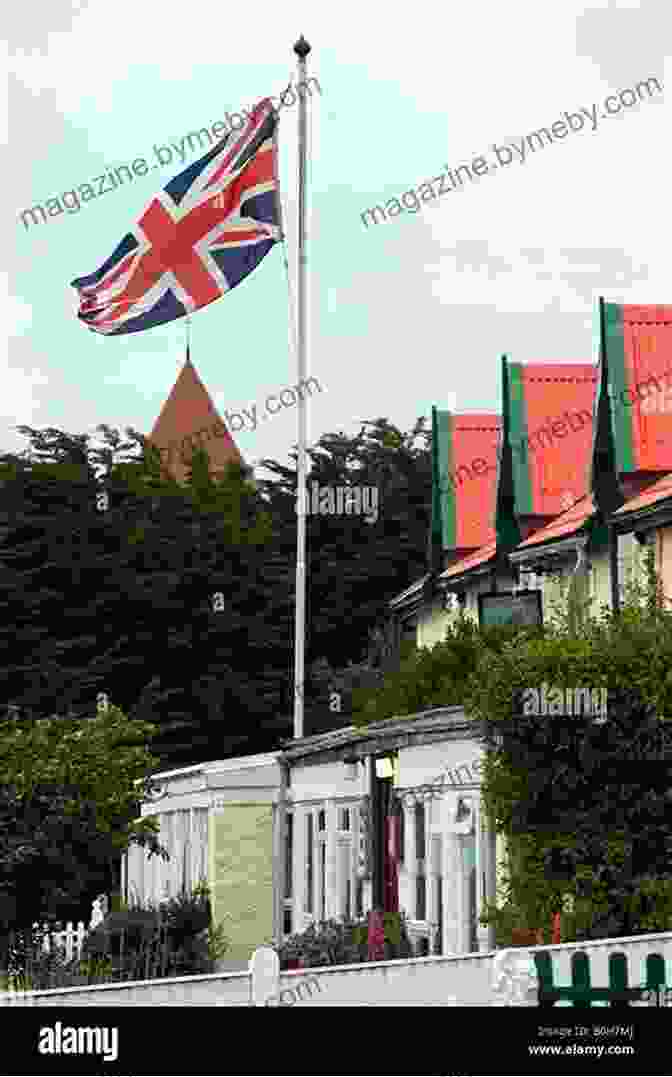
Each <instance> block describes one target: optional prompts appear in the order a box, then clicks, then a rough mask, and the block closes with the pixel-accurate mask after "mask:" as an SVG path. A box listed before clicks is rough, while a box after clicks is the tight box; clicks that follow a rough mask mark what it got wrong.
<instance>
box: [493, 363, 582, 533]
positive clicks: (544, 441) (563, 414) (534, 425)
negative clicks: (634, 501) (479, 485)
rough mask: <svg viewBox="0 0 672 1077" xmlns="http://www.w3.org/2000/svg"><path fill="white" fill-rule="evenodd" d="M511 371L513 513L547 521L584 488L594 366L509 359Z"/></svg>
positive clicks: (556, 514) (540, 522)
mask: <svg viewBox="0 0 672 1077" xmlns="http://www.w3.org/2000/svg"><path fill="white" fill-rule="evenodd" d="M509 375H510V381H511V447H512V450H513V467H514V483H515V496H516V515H517V516H518V517H522V518H523V519H524V518H525V517H526V516H527V517H533V518H536V519H535V523H538V524H545V523H548V522H550V520H551V519H552V518H553V517H555V516H558V515H559V514H560V513H561V512H564V511H565V510H566V509H567V508H569V507H570V505H572V504H574V503H575V502H576V501H578V500H579V498H581V497H583V496H584V495H585V494H586V493H588V481H589V470H590V458H591V448H592V434H593V405H594V399H595V390H596V386H597V369H596V367H595V366H594V364H593V363H525V364H523V363H510V364H509ZM539 517H542V518H543V517H546V520H543V519H542V520H539V519H538V518H539Z"/></svg>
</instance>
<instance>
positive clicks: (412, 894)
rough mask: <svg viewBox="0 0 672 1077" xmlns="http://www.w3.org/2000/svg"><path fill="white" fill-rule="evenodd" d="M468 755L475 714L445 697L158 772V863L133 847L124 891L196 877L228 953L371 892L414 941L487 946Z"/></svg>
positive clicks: (172, 885)
mask: <svg viewBox="0 0 672 1077" xmlns="http://www.w3.org/2000/svg"><path fill="white" fill-rule="evenodd" d="M482 759H483V749H482V746H481V744H480V742H479V741H478V739H477V738H476V735H475V730H474V723H473V722H471V721H469V720H468V719H467V718H465V716H464V712H463V711H462V709H461V708H460V707H449V708H439V709H436V710H432V711H427V712H424V713H422V714H418V715H413V716H410V717H406V718H398V719H390V720H387V721H382V722H375V723H371V724H370V725H369V726H368V727H366V728H365V729H356V728H355V727H354V726H350V727H348V728H346V729H338V730H334V731H331V732H328V733H323V734H320V735H317V736H312V737H304V738H301V739H299V740H294V741H291V742H287V743H285V744H284V745H283V750H280V751H278V752H274V753H269V754H267V755H261V756H248V757H240V758H237V759H228V760H223V761H218V762H211V763H204V764H201V765H199V766H195V767H187V768H183V769H182V770H177V771H171V772H166V773H164V774H160V775H157V776H156V777H157V778H158V780H160V781H161V782H162V784H163V790H162V793H161V795H160V796H159V797H157V798H156V799H155V801H153V802H152V803H151V804H146V805H144V806H143V815H144V816H146V815H157V816H158V817H159V819H160V822H161V834H160V840H161V841H162V842H163V843H164V844H165V845H166V846H167V848H168V850H169V852H170V853H171V857H172V859H171V862H170V863H169V864H166V863H165V862H163V861H162V860H159V859H158V858H154V857H153V858H152V859H151V860H149V859H148V858H147V856H146V854H145V853H144V852H143V851H142V850H140V849H135V850H131V851H130V852H129V854H128V856H127V858H126V864H125V871H124V879H123V882H124V890H125V893H126V895H127V896H137V897H139V898H141V899H143V900H147V899H153V900H155V901H156V900H159V899H161V898H163V897H168V896H172V895H174V894H176V893H178V891H179V890H180V888H181V887H182V886H183V885H184V886H186V887H187V888H188V889H190V888H192V887H193V886H194V885H195V884H196V883H197V882H198V881H199V879H201V878H203V879H205V880H207V881H208V883H209V885H210V887H211V891H212V895H213V913H214V918H215V922H216V923H224V924H225V925H226V930H227V934H228V936H229V938H230V939H231V949H230V951H229V952H228V953H227V957H228V958H231V959H234V960H240V961H243V960H246V959H247V958H248V957H249V956H250V955H251V953H252V952H253V950H254V949H255V947H256V946H259V945H262V944H263V943H268V942H271V941H272V942H273V943H274V944H277V943H278V942H279V941H281V940H282V939H283V938H286V937H287V935H289V934H291V933H294V932H300V931H303V930H305V928H306V927H308V925H309V924H310V923H311V922H313V921H319V920H324V919H330V918H332V917H333V918H360V917H363V916H365V915H366V913H367V912H368V911H369V910H370V909H371V908H372V907H373V905H374V902H375V905H376V906H377V907H385V908H386V909H389V910H395V909H401V910H403V911H405V912H406V914H407V916H408V918H409V920H410V927H411V933H412V937H413V939H414V940H415V942H416V944H417V950H418V953H429V954H448V953H458V954H459V953H469V952H474V951H476V950H481V951H485V950H489V949H493V948H494V936H493V931H492V929H488V928H484V927H482V926H480V925H479V923H478V917H479V915H480V912H481V910H482V907H483V903H484V900H486V898H487V900H493V897H494V894H495V887H496V857H495V848H496V841H495V836H494V834H493V832H492V831H491V830H490V829H489V828H488V825H487V821H486V818H485V815H484V812H483V810H482V806H481V799H480V770H481V766H482ZM502 856H503V849H502V848H501V847H500V848H498V854H497V857H498V858H497V863H499V862H500V861H501V859H502Z"/></svg>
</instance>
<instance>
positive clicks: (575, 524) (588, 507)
mask: <svg viewBox="0 0 672 1077" xmlns="http://www.w3.org/2000/svg"><path fill="white" fill-rule="evenodd" d="M594 512H595V505H594V503H593V498H592V495H591V494H586V496H585V497H581V498H579V500H578V501H576V502H575V503H574V504H573V505H572V507H571V508H569V509H567V511H566V512H563V513H561V515H560V516H558V517H557V518H556V519H555V520H551V522H550V524H547V525H546V527H542V528H540V530H539V531H535V532H534V534H532V535H530V537H529V538H527V539H525V541H524V542H521V544H520V546H517V547H516V549H515V551H514V552H513V554H512V557H513V559H514V560H515V559H516V554H517V553H518V552H519V551H522V550H527V549H529V548H530V547H532V546H541V545H543V544H545V543H547V542H558V541H559V540H560V539H565V538H569V537H570V535H573V534H575V532H576V531H578V530H579V529H580V528H581V527H583V525H584V524H585V523H586V522H587V521H588V520H589V519H590V517H591V516H592V514H593V513H594Z"/></svg>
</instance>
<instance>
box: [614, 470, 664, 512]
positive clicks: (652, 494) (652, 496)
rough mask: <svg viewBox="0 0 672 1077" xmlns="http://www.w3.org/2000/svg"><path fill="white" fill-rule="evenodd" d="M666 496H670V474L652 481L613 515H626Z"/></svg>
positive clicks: (655, 502) (662, 499)
mask: <svg viewBox="0 0 672 1077" xmlns="http://www.w3.org/2000/svg"><path fill="white" fill-rule="evenodd" d="M667 498H672V474H670V475H664V476H663V477H662V479H658V482H654V483H653V485H652V486H649V487H648V488H647V489H646V490H644V492H643V493H641V494H639V495H638V496H637V497H633V498H632V499H631V500H630V501H626V502H625V504H624V505H622V506H621V508H620V509H618V510H617V511H616V512H615V513H614V516H627V514H628V513H629V512H637V511H638V510H639V509H645V508H648V506H649V505H655V504H657V503H658V502H659V501H665V500H667Z"/></svg>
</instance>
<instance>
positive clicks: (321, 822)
mask: <svg viewBox="0 0 672 1077" xmlns="http://www.w3.org/2000/svg"><path fill="white" fill-rule="evenodd" d="M325 827H326V813H325V811H324V808H321V809H320V810H319V812H318V813H317V829H318V830H324V829H325Z"/></svg>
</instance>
